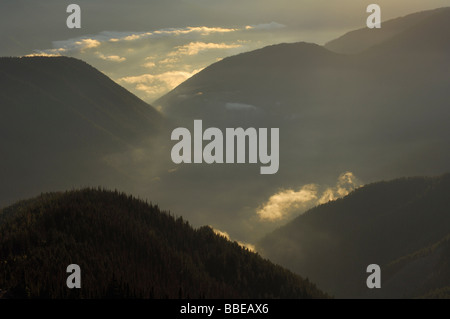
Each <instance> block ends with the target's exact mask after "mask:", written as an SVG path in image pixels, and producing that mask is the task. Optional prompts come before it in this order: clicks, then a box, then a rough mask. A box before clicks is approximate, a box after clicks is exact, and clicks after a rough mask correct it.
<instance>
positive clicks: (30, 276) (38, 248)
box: [0, 189, 326, 298]
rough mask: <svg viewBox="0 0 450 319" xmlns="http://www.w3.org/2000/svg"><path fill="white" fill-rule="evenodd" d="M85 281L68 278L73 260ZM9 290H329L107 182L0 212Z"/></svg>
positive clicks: (223, 293)
mask: <svg viewBox="0 0 450 319" xmlns="http://www.w3.org/2000/svg"><path fill="white" fill-rule="evenodd" d="M69 264H78V265H79V266H80V267H81V278H82V287H81V289H74V290H70V289H68V288H67V287H66V278H67V277H68V275H69V274H67V273H66V267H67V266H68V265H69ZM0 288H1V289H2V290H6V291H7V292H6V294H5V297H10V298H13V297H15V298H25V297H30V298H112V297H121V298H127V297H130V298H322V297H326V295H325V294H323V293H322V292H321V291H319V290H318V289H317V288H316V287H315V285H313V284H311V283H310V282H309V281H308V280H304V279H302V278H301V277H299V276H297V275H295V274H293V273H291V272H289V271H287V270H285V269H283V268H282V267H280V266H276V265H274V264H272V263H271V262H269V261H267V260H263V259H262V258H261V257H260V256H259V255H257V254H255V253H252V252H250V251H248V250H247V249H244V248H242V247H241V246H240V245H238V244H237V243H236V242H234V243H233V242H230V241H228V240H227V239H225V238H224V237H220V236H218V235H216V234H215V233H214V231H213V230H212V229H211V228H210V227H208V226H204V227H201V228H199V229H193V228H192V227H191V226H190V225H189V223H188V222H186V221H184V220H183V219H182V218H181V217H178V218H175V217H173V216H172V215H171V214H170V213H167V212H163V211H161V210H160V208H159V207H158V206H157V205H152V204H148V203H146V202H144V201H141V200H138V199H136V198H133V197H132V196H127V195H125V194H122V193H118V192H117V191H115V192H110V191H106V190H94V189H84V190H81V191H70V192H65V193H49V194H44V195H41V196H39V197H37V198H35V199H32V200H27V201H22V202H18V203H16V204H15V205H12V206H10V207H8V208H5V209H3V210H2V212H1V214H0Z"/></svg>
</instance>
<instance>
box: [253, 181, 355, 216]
mask: <svg viewBox="0 0 450 319" xmlns="http://www.w3.org/2000/svg"><path fill="white" fill-rule="evenodd" d="M360 186H362V185H361V184H360V183H359V181H358V179H357V178H356V177H355V176H354V175H353V173H352V172H345V173H343V174H341V175H340V176H339V178H338V181H337V183H336V185H335V186H334V187H326V188H325V190H324V191H322V192H319V186H318V185H316V184H308V185H304V186H303V187H301V188H300V189H299V190H298V191H294V190H292V189H287V190H281V191H279V192H278V193H276V194H274V195H272V196H271V197H270V198H269V200H268V201H267V202H266V203H265V204H263V205H262V206H261V207H259V208H258V209H257V211H256V213H257V214H258V216H259V218H260V219H261V220H263V221H278V220H285V219H287V218H289V217H291V216H292V214H293V213H299V212H300V213H302V212H305V211H306V209H309V208H311V207H313V206H316V205H320V204H324V203H327V202H329V201H333V200H336V199H338V198H341V197H344V196H346V195H348V194H349V193H350V192H351V191H353V190H354V189H355V188H357V187H360ZM301 210H303V211H302V212H301Z"/></svg>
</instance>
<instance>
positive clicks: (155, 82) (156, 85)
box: [118, 69, 202, 97]
mask: <svg viewBox="0 0 450 319" xmlns="http://www.w3.org/2000/svg"><path fill="white" fill-rule="evenodd" d="M201 70H202V69H197V70H194V71H192V72H187V71H167V72H163V73H160V74H142V75H138V76H127V77H122V78H120V79H118V81H119V82H120V83H122V84H132V85H134V86H135V88H136V89H137V90H139V91H141V92H143V93H145V94H146V95H147V96H148V97H152V96H157V95H161V94H163V93H165V92H167V91H170V90H172V89H173V88H175V87H176V86H178V85H179V84H181V83H182V82H184V81H186V80H187V79H189V78H190V77H191V76H193V75H194V74H196V73H198V72H200V71H201Z"/></svg>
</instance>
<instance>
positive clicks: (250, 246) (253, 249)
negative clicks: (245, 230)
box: [209, 226, 256, 253]
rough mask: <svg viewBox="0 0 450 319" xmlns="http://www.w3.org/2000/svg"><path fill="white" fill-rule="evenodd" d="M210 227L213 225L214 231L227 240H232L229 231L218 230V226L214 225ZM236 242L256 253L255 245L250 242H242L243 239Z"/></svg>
mask: <svg viewBox="0 0 450 319" xmlns="http://www.w3.org/2000/svg"><path fill="white" fill-rule="evenodd" d="M209 227H211V229H212V230H213V231H214V233H215V234H216V235H218V236H221V237H224V238H225V239H226V240H229V241H232V240H231V238H230V235H229V234H228V233H227V232H224V231H221V230H218V229H216V228H214V227H212V226H209ZM236 243H238V245H239V246H241V247H243V248H247V249H248V250H249V251H251V252H254V253H256V247H255V245H253V244H249V243H245V242H242V241H236Z"/></svg>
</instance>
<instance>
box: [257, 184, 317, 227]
mask: <svg viewBox="0 0 450 319" xmlns="http://www.w3.org/2000/svg"><path fill="white" fill-rule="evenodd" d="M315 200H317V186H316V185H314V184H308V185H305V186H303V187H302V188H301V189H299V190H298V191H294V190H292V189H287V190H282V191H280V192H278V193H277V194H275V195H272V196H271V197H270V198H269V200H268V201H267V203H265V204H264V205H263V206H262V207H260V208H259V209H258V211H257V212H256V213H257V214H258V215H259V217H260V218H261V219H262V220H267V221H276V220H283V219H286V217H288V216H289V215H290V213H291V212H292V211H294V210H296V209H298V208H300V207H301V206H303V205H305V204H308V203H311V202H313V201H314V202H315Z"/></svg>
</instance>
